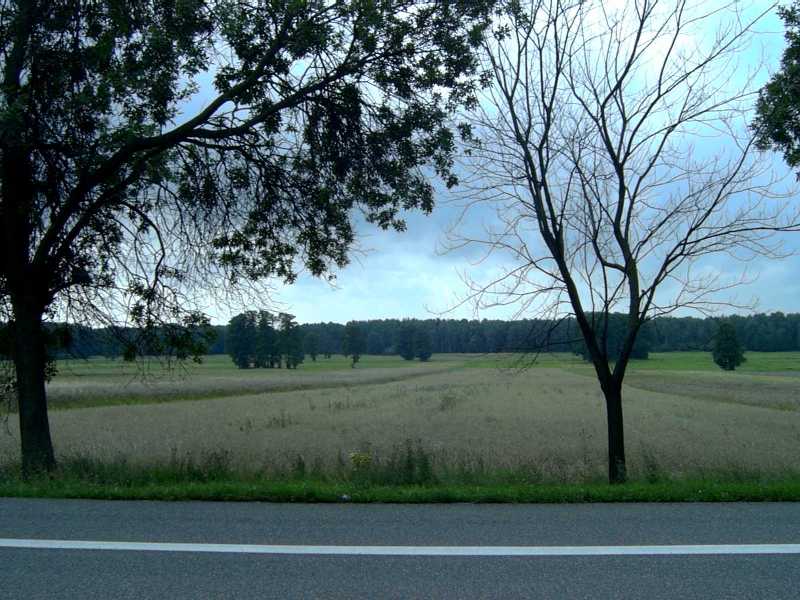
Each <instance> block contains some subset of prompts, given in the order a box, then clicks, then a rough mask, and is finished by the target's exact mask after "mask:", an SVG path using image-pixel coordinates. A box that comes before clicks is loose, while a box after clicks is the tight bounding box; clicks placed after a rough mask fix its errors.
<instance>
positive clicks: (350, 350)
mask: <svg viewBox="0 0 800 600" xmlns="http://www.w3.org/2000/svg"><path fill="white" fill-rule="evenodd" d="M364 347H365V343H364V334H363V333H361V328H360V327H359V326H358V323H356V322H355V321H350V322H349V323H348V324H347V325H345V327H344V339H343V340H342V352H343V353H344V355H345V356H349V357H351V358H352V359H353V362H352V363H351V364H350V366H351V367H352V368H355V366H356V363H357V362H358V361H359V359H360V358H361V355H362V354H363V353H364Z"/></svg>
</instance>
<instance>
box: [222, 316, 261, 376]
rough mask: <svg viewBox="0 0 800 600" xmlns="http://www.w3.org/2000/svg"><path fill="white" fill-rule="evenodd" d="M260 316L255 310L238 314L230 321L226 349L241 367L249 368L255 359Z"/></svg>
mask: <svg viewBox="0 0 800 600" xmlns="http://www.w3.org/2000/svg"><path fill="white" fill-rule="evenodd" d="M257 319H258V316H257V314H256V313H255V312H253V311H248V312H244V313H242V314H239V315H236V316H235V317H233V318H232V319H231V320H230V322H229V323H228V331H227V334H226V337H225V351H226V352H227V353H228V354H229V355H230V357H231V359H232V360H233V363H234V364H235V365H236V366H237V367H239V368H240V369H249V368H250V367H251V366H252V364H253V361H254V356H255V353H256V343H257V339H258V330H257Z"/></svg>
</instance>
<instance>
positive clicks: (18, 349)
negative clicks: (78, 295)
mask: <svg viewBox="0 0 800 600" xmlns="http://www.w3.org/2000/svg"><path fill="white" fill-rule="evenodd" d="M42 313H43V311H41V310H39V309H37V308H36V307H34V306H31V305H29V304H28V305H26V303H24V302H20V303H15V305H14V332H13V336H14V366H15V368H16V377H17V382H16V384H17V399H18V404H19V431H20V438H21V442H22V472H23V474H24V475H25V476H28V475H31V474H33V473H37V472H43V471H51V470H52V469H53V468H54V467H55V464H56V462H55V457H54V454H53V442H52V441H51V439H50V423H49V421H48V418H47V395H46V392H45V368H46V364H47V354H46V348H45V335H44V328H43V327H42Z"/></svg>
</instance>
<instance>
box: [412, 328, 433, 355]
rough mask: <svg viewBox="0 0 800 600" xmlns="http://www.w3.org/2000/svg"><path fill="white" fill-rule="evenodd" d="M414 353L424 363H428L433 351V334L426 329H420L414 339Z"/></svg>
mask: <svg viewBox="0 0 800 600" xmlns="http://www.w3.org/2000/svg"><path fill="white" fill-rule="evenodd" d="M414 353H415V354H416V355H417V358H419V359H420V360H421V361H422V362H428V361H429V360H430V358H431V354H433V351H432V350H431V334H430V333H429V332H428V329H427V328H425V327H418V328H417V332H416V336H415V337H414Z"/></svg>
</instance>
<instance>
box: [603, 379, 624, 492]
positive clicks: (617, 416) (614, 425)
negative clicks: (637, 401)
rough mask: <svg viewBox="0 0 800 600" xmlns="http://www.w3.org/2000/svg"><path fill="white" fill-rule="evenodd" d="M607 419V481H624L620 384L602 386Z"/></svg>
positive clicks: (610, 383)
mask: <svg viewBox="0 0 800 600" xmlns="http://www.w3.org/2000/svg"><path fill="white" fill-rule="evenodd" d="M603 394H604V395H605V398H606V416H607V421H608V481H609V483H625V481H626V480H627V478H628V473H627V468H626V465H625V429H624V423H623V420H622V385H621V384H617V383H614V382H609V384H608V385H604V386H603Z"/></svg>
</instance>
